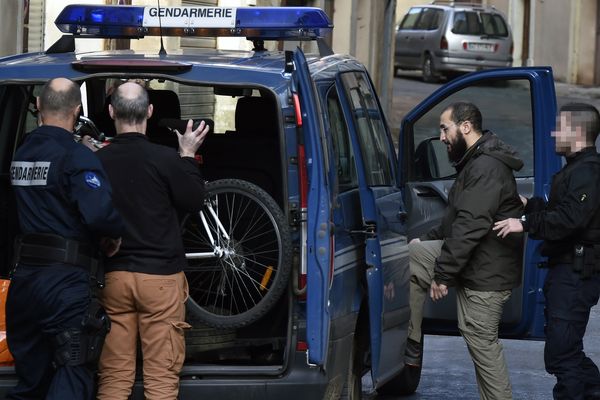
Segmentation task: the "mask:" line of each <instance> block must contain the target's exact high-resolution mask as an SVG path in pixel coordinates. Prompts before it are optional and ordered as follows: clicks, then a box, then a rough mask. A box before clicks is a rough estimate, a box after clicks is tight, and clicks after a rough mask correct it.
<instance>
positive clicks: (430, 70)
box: [423, 54, 439, 83]
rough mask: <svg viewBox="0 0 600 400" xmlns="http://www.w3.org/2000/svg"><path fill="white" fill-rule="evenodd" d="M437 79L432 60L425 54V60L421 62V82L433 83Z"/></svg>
mask: <svg viewBox="0 0 600 400" xmlns="http://www.w3.org/2000/svg"><path fill="white" fill-rule="evenodd" d="M438 79H439V78H438V75H437V72H436V70H435V66H434V65H433V59H432V58H431V56H430V55H429V54H425V59H424V60H423V81H425V82H429V83H435V82H437V81H438Z"/></svg>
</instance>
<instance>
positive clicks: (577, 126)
mask: <svg viewBox="0 0 600 400" xmlns="http://www.w3.org/2000/svg"><path fill="white" fill-rule="evenodd" d="M582 123H583V122H582V121H578V118H577V116H576V115H573V114H572V113H571V112H569V111H565V112H561V113H560V114H559V115H558V117H556V130H554V131H552V132H551V135H552V137H553V138H554V140H555V141H556V152H557V153H558V154H566V155H568V154H570V153H573V152H575V151H578V150H579V149H582V148H584V147H585V146H586V138H585V131H584V130H583V129H582V127H581V126H582Z"/></svg>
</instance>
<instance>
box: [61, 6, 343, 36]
mask: <svg viewBox="0 0 600 400" xmlns="http://www.w3.org/2000/svg"><path fill="white" fill-rule="evenodd" d="M55 24H56V26H57V27H58V29H60V31H61V32H64V33H71V34H73V35H76V36H88V37H102V38H141V37H144V36H158V35H163V36H212V37H216V36H240V37H247V38H251V39H264V40H285V39H288V40H309V39H316V38H318V37H322V36H323V35H324V34H325V33H326V32H328V31H329V30H331V29H332V28H333V24H332V23H331V21H330V20H329V18H328V17H327V15H326V14H325V12H324V11H323V10H321V9H319V8H313V7H160V8H159V7H151V6H150V7H140V6H98V5H69V6H66V7H65V8H64V9H63V11H62V12H61V13H60V15H59V16H58V18H56V21H55Z"/></svg>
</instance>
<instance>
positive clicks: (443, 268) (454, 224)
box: [421, 131, 523, 291]
mask: <svg viewBox="0 0 600 400" xmlns="http://www.w3.org/2000/svg"><path fill="white" fill-rule="evenodd" d="M455 167H456V170H457V172H458V175H457V177H456V180H455V182H454V184H453V185H452V188H451V189H450V193H449V194H448V208H447V209H446V212H445V214H444V217H443V218H442V221H441V224H440V225H439V226H438V227H437V228H434V229H433V230H431V231H430V232H429V233H427V234H426V235H425V236H423V237H422V238H421V239H422V240H444V245H443V246H442V253H441V255H440V256H439V257H438V259H437V260H436V266H435V278H434V279H435V281H436V282H437V283H438V284H441V283H443V284H445V285H447V286H456V285H460V286H464V287H467V288H469V289H473V290H481V291H493V290H506V289H512V288H514V287H516V286H519V284H520V282H521V270H522V264H523V260H522V258H523V234H514V233H513V234H510V235H509V236H507V237H506V238H505V239H501V238H499V237H498V236H497V235H496V232H494V231H492V226H493V224H494V222H496V221H500V220H503V219H505V218H509V217H512V218H519V217H520V216H521V215H522V213H523V204H522V203H521V200H520V199H519V194H518V192H517V184H516V181H515V178H514V176H513V170H515V171H518V170H520V169H521V168H522V167H523V162H522V161H521V160H520V159H519V158H517V157H516V154H515V151H514V150H513V149H512V148H511V147H510V146H508V145H506V144H504V143H503V142H502V141H500V139H498V137H497V136H496V135H494V134H493V133H491V132H489V131H486V132H484V134H483V135H482V136H481V138H480V139H479V140H478V141H477V142H476V143H475V144H474V145H473V146H471V147H470V148H469V149H468V150H467V152H466V153H465V155H464V156H463V158H462V159H461V160H460V161H459V162H457V163H456V164H455Z"/></svg>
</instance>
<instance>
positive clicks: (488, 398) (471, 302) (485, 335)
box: [408, 240, 512, 400]
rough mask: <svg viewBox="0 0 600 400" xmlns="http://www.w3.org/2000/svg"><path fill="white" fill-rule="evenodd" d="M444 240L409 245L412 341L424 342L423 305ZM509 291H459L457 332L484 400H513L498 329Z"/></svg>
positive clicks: (410, 335)
mask: <svg viewBox="0 0 600 400" xmlns="http://www.w3.org/2000/svg"><path fill="white" fill-rule="evenodd" d="M442 244H443V241H441V240H431V241H422V242H416V243H412V244H409V247H408V248H409V256H410V270H411V280H410V308H411V319H410V323H409V329H408V332H409V338H411V339H413V340H416V341H417V342H420V341H421V323H422V320H423V306H424V304H425V299H426V296H427V295H428V291H429V288H430V286H431V281H432V280H433V277H434V267H435V259H436V258H437V257H438V256H439V255H440V253H441V249H442ZM510 294H511V291H510V290H499V291H478V290H471V289H468V288H464V287H458V288H457V289H456V300H457V314H458V329H459V331H460V333H461V335H462V337H463V338H464V339H465V342H466V343H467V348H468V349H469V353H470V355H471V359H472V360H473V364H474V366H475V376H476V379H477V386H478V388H479V397H480V398H481V399H483V400H510V399H512V389H511V385H510V379H509V375H508V368H507V366H506V360H505V359H504V353H503V351H502V344H501V343H500V341H499V340H498V327H499V325H500V319H501V317H502V310H503V308H504V303H506V301H507V300H508V299H509V297H510Z"/></svg>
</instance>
